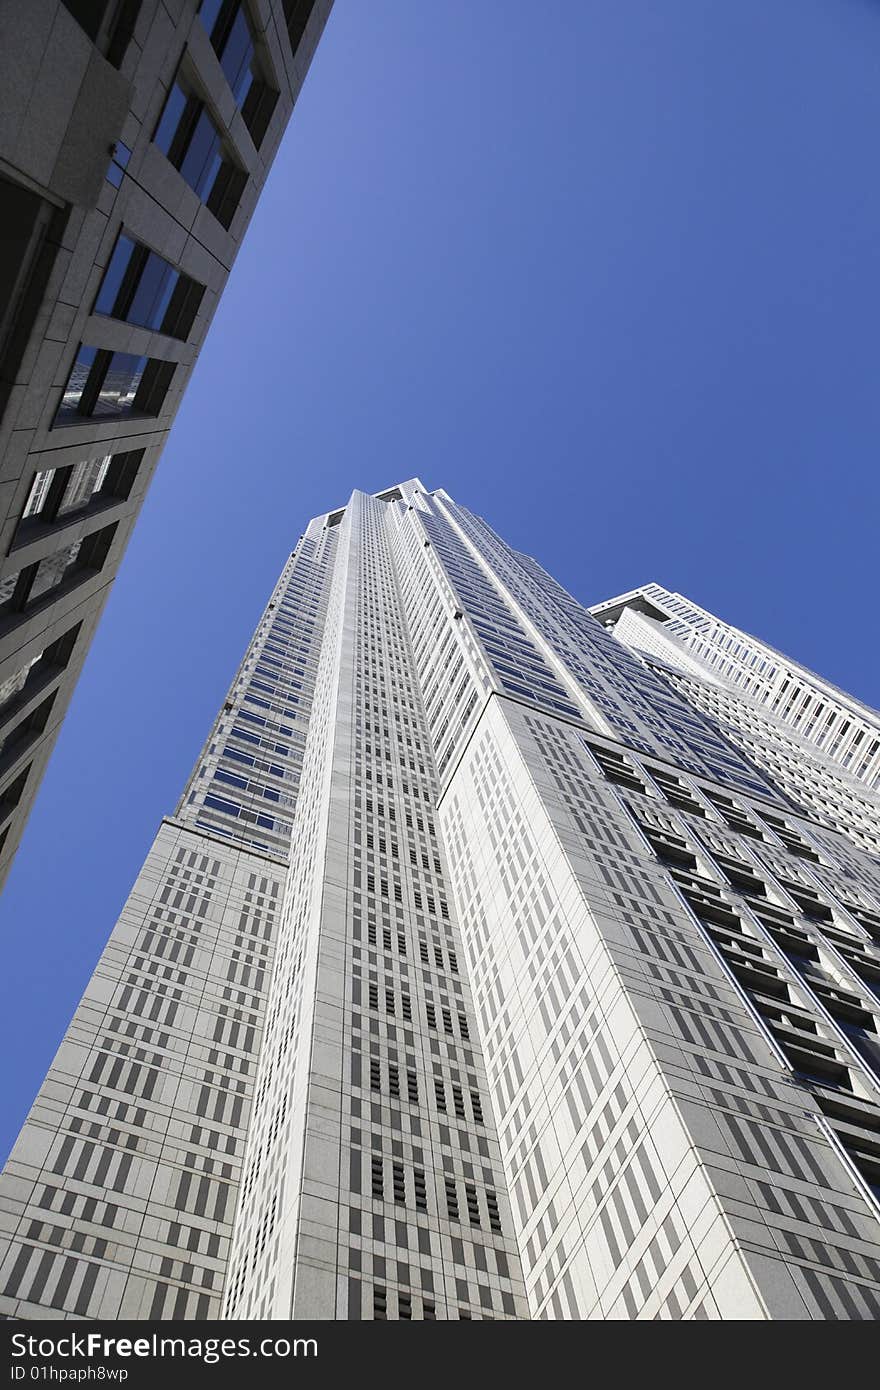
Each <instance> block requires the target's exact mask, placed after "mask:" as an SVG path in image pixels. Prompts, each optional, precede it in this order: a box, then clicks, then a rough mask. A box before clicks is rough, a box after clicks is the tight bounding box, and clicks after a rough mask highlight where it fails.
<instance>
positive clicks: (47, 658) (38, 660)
mask: <svg viewBox="0 0 880 1390" xmlns="http://www.w3.org/2000/svg"><path fill="white" fill-rule="evenodd" d="M79 630H80V624H79V623H77V625H76V627H72V628H71V629H70V631H69V632H66V633H65V634H64V636H63V637H59V638H58V639H57V640H56V641H55V642H52V643H51V645H50V646H48V647H46V649H45V651H43V652H39V653H38V654H37V655H36V656H34V657H31V659H30V661H27V662H25V664H24V665H23V666H20V667H19V668H18V670H17V671H14V672H13V674H12V675H11V676H7V677H6V679H5V680H4V681H0V718H6V717H7V716H8V715H9V714H11V713H12V711H13V710H14V709H15V708H16V707H17V706H20V705H22V704H23V703H24V702H25V701H26V700H28V699H30V697H31V695H32V694H33V692H34V690H36V689H37V688H39V687H40V686H41V685H44V684H46V682H48V681H50V680H51V679H52V677H53V676H55V675H57V674H58V673H59V672H60V671H63V670H64V669H65V667H66V666H67V663H68V661H69V660H70V654H71V652H72V651H73V648H74V645H75V643H76V639H77V637H78V635H79Z"/></svg>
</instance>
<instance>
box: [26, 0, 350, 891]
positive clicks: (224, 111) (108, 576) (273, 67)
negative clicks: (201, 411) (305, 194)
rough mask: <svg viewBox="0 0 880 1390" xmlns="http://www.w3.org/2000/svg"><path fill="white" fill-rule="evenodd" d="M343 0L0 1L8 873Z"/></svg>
mask: <svg viewBox="0 0 880 1390" xmlns="http://www.w3.org/2000/svg"><path fill="white" fill-rule="evenodd" d="M330 4H331V0H201V3H199V0H3V3H2V4H0V88H2V92H3V103H2V105H3V111H2V116H0V207H2V219H0V221H2V242H0V882H2V879H3V878H4V877H5V874H6V872H7V871H8V868H9V864H10V861H11V859H12V856H13V855H14V853H15V850H16V848H17V845H18V842H19V839H20V837H21V832H22V830H23V828H24V823H25V821H26V819H27V815H28V812H29V811H30V807H31V804H32V802H33V798H34V795H35V793H36V790H37V786H38V784H39V781H40V778H41V776H42V774H43V771H44V769H45V766H46V762H47V760H48V757H49V754H50V752H51V749H52V745H53V743H54V739H55V736H56V734H57V731H58V728H59V725H60V723H61V720H62V719H63V717H64V713H65V710H66V708H67V705H68V702H69V700H70V696H71V693H72V690H73V686H74V683H75V681H76V678H77V676H78V674H79V671H80V669H81V667H82V663H83V660H84V658H85V654H86V651H87V649H88V645H89V642H90V640H91V637H92V635H93V633H94V630H95V627H96V624H97V622H98V619H99V616H100V613H101V609H102V607H103V604H104V601H105V599H106V597H107V594H108V591H109V586H110V584H111V582H112V580H113V577H114V575H115V573H116V570H117V568H118V566H119V563H120V560H121V558H122V554H123V552H124V550H125V546H126V543H127V541H128V537H129V535H130V533H131V529H132V527H133V525H134V522H135V520H136V518H137V514H138V511H139V509H140V506H141V503H142V502H143V500H144V496H145V494H146V490H147V487H148V486H149V482H150V479H151V477H152V474H153V470H154V469H155V466H156V463H157V460H158V457H159V454H160V452H161V450H162V446H163V444H164V442H165V439H166V436H167V434H168V431H169V429H170V426H171V424H172V421H173V419H174V415H175V413H176V411H177V407H178V405H179V404H180V399H181V396H182V393H183V391H184V388H185V386H186V383H187V381H188V379H189V376H190V373H191V371H192V369H193V366H194V364H195V361H196V357H197V356H198V352H199V349H200V347H201V345H202V343H203V341H204V337H205V333H206V332H207V329H208V326H209V324H210V321H211V318H212V316H213V314H214V311H215V309H216V307H217V303H218V300H219V297H220V294H221V293H222V290H223V287H224V285H225V283H226V278H227V276H228V274H229V271H230V269H231V267H232V263H233V261H234V259H235V255H236V252H237V250H238V248H239V246H240V244H241V240H242V237H243V235H244V233H245V230H246V228H247V224H248V222H249V220H250V217H251V214H252V212H253V210H254V206H255V204H256V201H257V198H258V196H259V194H260V190H261V189H262V186H263V183H264V182H265V179H266V175H267V173H268V171H269V167H270V165H271V163H272V160H273V158H274V156H275V153H276V151H277V149H278V145H279V142H280V140H281V136H282V134H283V132H284V129H285V126H286V125H287V122H288V120H289V119H290V115H291V112H292V109H293V104H294V101H295V100H296V97H297V95H298V93H299V90H300V87H301V86H302V83H303V79H304V77H305V74H306V71H307V69H308V66H309V62H310V60H311V57H312V54H313V53H314V50H315V46H316V44H317V42H318V39H319V37H320V34H321V31H322V28H323V25H324V22H325V20H326V18H327V14H328V12H329V9H330Z"/></svg>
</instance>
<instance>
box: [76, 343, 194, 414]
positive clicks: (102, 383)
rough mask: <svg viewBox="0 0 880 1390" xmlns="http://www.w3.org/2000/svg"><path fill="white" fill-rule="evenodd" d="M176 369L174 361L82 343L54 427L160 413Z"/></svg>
mask: <svg viewBox="0 0 880 1390" xmlns="http://www.w3.org/2000/svg"><path fill="white" fill-rule="evenodd" d="M174 368H175V363H174V362H163V361H161V360H159V359H157V358H152V357H135V356H134V355H133V354H132V353H130V352H108V351H107V350H106V349H104V348H93V347H87V346H86V344H85V343H81V344H80V347H79V351H78V352H77V356H76V361H75V362H74V364H73V367H72V368H71V371H70V376H69V378H68V381H67V385H66V386H65V388H64V394H63V396H62V397H61V404H60V406H59V407H58V412H57V414H56V416H55V419H54V421H53V428H57V427H58V426H59V425H71V424H75V423H76V422H77V421H78V420H82V419H83V418H86V419H92V418H94V419H104V418H107V419H114V418H115V419H125V418H126V417H130V416H138V415H158V414H159V411H160V410H161V409H162V402H163V401H164V399H165V396H166V395H167V393H168V387H169V386H170V385H171V378H172V376H173V375H174Z"/></svg>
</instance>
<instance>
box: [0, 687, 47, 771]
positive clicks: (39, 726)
mask: <svg viewBox="0 0 880 1390" xmlns="http://www.w3.org/2000/svg"><path fill="white" fill-rule="evenodd" d="M57 694H58V692H57V690H53V691H52V694H51V695H48V696H47V697H46V699H45V700H43V701H42V703H41V704H39V705H37V708H36V709H34V710H31V712H30V714H28V715H26V717H25V718H24V719H22V721H21V723H19V724H14V725H13V726H12V728H10V729H8V730H6V732H4V733H2V734H0V757H2V760H3V762H4V763H5V765H6V766H7V767H8V766H9V764H10V762H12V761H14V760H15V759H17V758H20V757H21V754H22V752H23V750H24V749H25V748H27V747H28V746H29V745H30V744H32V743H33V742H34V740H35V739H37V738H39V736H40V734H41V733H42V732H43V730H44V729H45V727H46V725H47V723H48V722H49V715H50V714H51V712H52V706H53V704H54V703H55V696H56V695H57Z"/></svg>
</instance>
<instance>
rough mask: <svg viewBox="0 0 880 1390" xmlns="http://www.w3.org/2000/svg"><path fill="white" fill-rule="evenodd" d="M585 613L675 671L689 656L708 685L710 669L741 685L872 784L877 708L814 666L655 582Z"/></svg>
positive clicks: (802, 737)
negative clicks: (666, 661)
mask: <svg viewBox="0 0 880 1390" xmlns="http://www.w3.org/2000/svg"><path fill="white" fill-rule="evenodd" d="M590 612H591V613H592V614H593V615H594V617H596V618H598V619H599V620H600V622H602V623H603V624H604V625H605V626H606V627H610V628H611V629H612V630H613V631H614V632H615V633H616V635H617V636H618V637H619V638H620V640H621V641H622V642H626V643H627V645H628V646H631V647H634V648H637V649H639V650H643V651H648V652H656V653H658V654H660V655H665V656H666V657H667V658H668V659H672V661H673V664H675V665H676V666H678V667H680V668H681V669H682V670H686V669H687V660H686V654H687V653H691V654H693V655H694V656H695V657H696V658H697V663H696V666H695V668H694V669H695V670H696V671H697V672H698V674H699V676H700V678H701V679H702V680H703V681H704V682H706V681H707V682H709V684H712V683H713V673H715V674H716V675H717V676H718V677H719V679H718V680H717V681H715V682H714V683H715V684H717V685H719V686H721V687H722V688H724V687H729V686H733V687H734V688H735V689H736V690H741V691H744V692H745V693H746V694H747V695H749V696H750V697H751V702H753V703H756V704H759V705H761V706H762V707H763V708H764V709H767V710H769V711H770V712H771V713H772V714H774V715H776V716H777V717H778V719H779V720H781V721H782V722H783V723H784V724H786V725H787V726H788V727H789V728H790V729H791V730H793V731H795V733H796V734H797V735H798V741H799V743H800V744H802V745H807V746H808V748H813V747H815V748H819V749H821V751H822V753H823V754H824V755H825V757H826V758H830V759H831V761H832V762H836V763H838V764H839V766H840V767H842V768H843V769H844V770H845V771H846V772H847V773H848V774H849V777H854V778H855V779H856V780H857V781H859V782H863V783H864V784H865V786H867V787H871V788H875V789H876V788H877V787H880V714H878V713H877V711H876V710H875V709H870V708H869V707H868V706H867V705H865V704H863V703H862V701H861V700H856V699H854V698H853V696H852V695H847V693H846V691H844V690H839V689H838V688H837V686H835V685H832V684H831V682H830V681H826V680H824V679H823V678H822V677H821V676H817V675H816V673H815V671H809V670H807V668H806V667H805V666H801V665H800V663H799V662H797V661H792V660H791V658H790V657H787V656H783V654H782V653H781V652H778V651H776V650H775V649H774V648H773V647H769V646H768V645H767V643H766V642H760V641H759V640H758V639H757V638H756V637H752V636H750V635H749V633H747V632H741V631H740V629H739V628H736V627H732V626H731V625H730V623H725V622H723V621H722V620H721V619H720V618H716V617H715V616H714V615H713V614H712V613H707V612H706V610H705V608H699V607H698V606H697V605H696V604H695V603H691V601H690V599H686V598H684V597H683V596H682V595H681V594H674V593H671V592H670V591H669V589H664V588H663V587H662V586H661V585H660V584H645V585H643V586H642V587H641V588H640V589H633V590H632V592H631V593H628V594H622V595H621V596H620V597H618V598H615V599H610V600H609V601H608V602H607V603H600V604H597V605H596V606H595V607H593V608H591V609H590ZM672 653H674V656H672Z"/></svg>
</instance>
